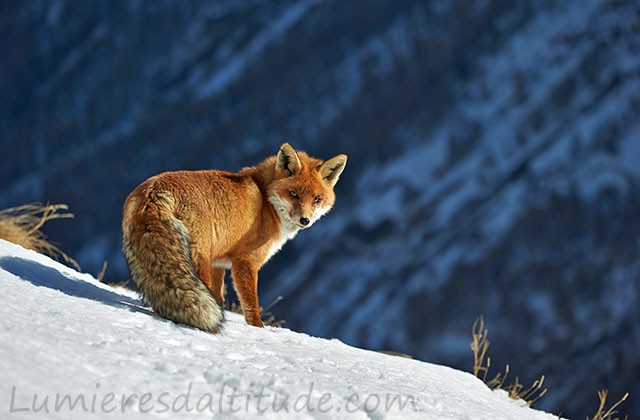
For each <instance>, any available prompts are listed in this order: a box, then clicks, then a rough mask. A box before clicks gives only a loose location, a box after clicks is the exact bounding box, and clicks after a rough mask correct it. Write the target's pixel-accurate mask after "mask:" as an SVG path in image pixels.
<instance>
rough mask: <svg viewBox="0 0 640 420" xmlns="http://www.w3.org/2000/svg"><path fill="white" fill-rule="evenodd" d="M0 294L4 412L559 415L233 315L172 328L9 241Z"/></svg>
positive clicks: (125, 296)
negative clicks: (204, 328) (208, 326)
mask: <svg viewBox="0 0 640 420" xmlns="http://www.w3.org/2000/svg"><path fill="white" fill-rule="evenodd" d="M0 290H2V295H3V296H4V298H3V305H1V309H0V319H2V321H0V340H1V341H2V343H3V345H2V347H0V371H1V372H2V373H3V374H2V385H1V388H0V404H1V405H2V409H3V411H5V410H6V411H9V410H12V411H13V412H12V418H48V419H52V418H61V419H69V418H103V417H104V418H112V417H114V416H122V417H125V418H153V417H165V418H166V417H168V416H169V415H170V416H171V418H173V419H176V418H193V417H194V415H195V414H199V417H202V418H210V417H211V415H212V413H215V414H216V418H250V417H258V416H260V417H261V418H262V417H264V418H274V419H276V418H283V417H292V418H316V419H321V418H327V419H328V418H334V419H337V418H349V419H351V418H366V419H368V418H376V419H382V418H403V419H412V418H415V419H429V418H433V419H436V418H445V417H447V418H469V419H492V420H495V419H516V418H517V419H541V420H542V419H553V418H556V417H555V416H551V415H548V414H545V413H542V412H539V411H535V410H532V409H529V408H528V407H523V406H522V404H520V403H518V402H516V401H513V400H510V399H509V398H508V397H506V395H504V394H502V393H495V392H492V391H490V390H489V389H488V388H487V387H486V386H485V385H484V384H483V383H482V382H480V381H479V380H478V379H476V378H475V377H473V376H472V375H470V374H468V373H463V372H460V371H456V370H453V369H450V368H447V367H444V366H436V365H432V364H428V363H423V362H419V361H416V360H409V359H403V358H398V357H393V356H388V355H384V354H380V353H374V352H371V351H366V350H360V349H357V348H353V347H349V346H347V345H345V344H343V343H341V342H340V341H337V340H325V339H320V338H314V337H310V336H307V335H305V334H299V333H295V332H293V331H289V330H287V329H274V328H265V329H256V328H253V327H250V326H247V325H246V324H244V322H243V321H242V320H241V318H240V317H239V316H235V315H231V316H230V319H229V322H228V323H227V325H226V328H225V329H224V331H223V332H222V333H221V334H219V335H211V334H207V333H204V332H201V331H198V330H194V329H191V328H187V327H182V326H178V325H176V324H174V323H172V322H168V321H166V320H163V319H161V318H159V317H157V316H155V315H154V314H153V313H151V312H150V311H149V310H148V309H145V308H143V307H142V306H141V305H140V302H139V301H138V300H137V298H136V297H135V295H134V294H133V293H131V292H128V291H126V290H123V289H118V288H115V289H114V288H111V287H108V286H105V285H103V284H101V283H98V282H97V281H96V280H94V279H93V278H91V277H90V276H88V275H85V274H80V273H77V272H75V271H73V270H71V269H69V268H67V267H65V266H63V265H60V264H58V263H56V262H54V261H52V260H50V259H48V258H47V257H44V256H41V255H38V254H36V253H34V252H31V251H26V250H24V249H22V248H20V247H18V246H15V245H13V244H10V243H8V242H5V241H0ZM111 394H112V396H109V395H111ZM65 396H66V398H67V399H66V400H65V399H64V398H65ZM47 410H48V411H47ZM286 410H288V414H289V416H285V413H286V412H287V411H286ZM220 415H222V416H221V417H219V416H220Z"/></svg>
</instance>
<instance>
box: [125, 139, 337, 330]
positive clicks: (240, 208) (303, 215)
mask: <svg viewBox="0 0 640 420" xmlns="http://www.w3.org/2000/svg"><path fill="white" fill-rule="evenodd" d="M346 163H347V156H346V155H337V156H335V157H333V158H331V159H329V160H327V161H325V162H323V161H322V160H320V159H316V158H313V157H310V156H309V155H307V154H306V153H305V152H301V151H300V152H296V151H295V150H294V149H293V147H291V146H290V145H289V144H288V143H285V144H283V145H282V146H281V147H280V150H279V151H278V153H277V155H276V156H271V157H269V158H267V159H265V160H264V161H263V162H262V163H260V164H258V165H257V166H252V167H248V168H244V169H242V170H241V171H240V172H238V173H231V172H225V171H218V170H207V171H177V172H164V173H161V174H159V175H156V176H153V177H151V178H149V179H147V180H146V181H144V182H143V183H142V184H140V185H139V186H138V187H136V188H135V189H134V190H133V192H131V194H129V196H128V197H127V199H126V201H125V203H124V211H123V213H124V214H123V218H122V231H123V250H124V255H125V258H126V260H127V265H128V266H129V272H130V275H131V279H132V280H133V282H134V283H135V285H136V286H137V287H138V290H139V291H140V293H141V294H142V296H143V297H144V298H145V299H146V300H147V301H148V302H149V303H150V304H151V306H152V307H153V310H154V311H155V312H156V313H157V314H158V315H160V316H162V317H164V318H167V319H170V320H172V321H175V322H178V323H182V324H187V325H191V326H193V327H196V328H199V329H201V330H204V331H209V332H212V333H216V332H218V330H219V327H220V325H221V323H222V322H223V321H224V312H223V310H222V305H223V303H224V275H225V269H231V276H232V279H233V284H234V286H235V289H236V291H237V294H238V297H239V299H240V304H241V306H242V311H243V312H244V317H245V319H246V321H247V323H248V324H250V325H254V326H256V327H262V320H261V319H260V305H259V304H258V270H260V268H261V267H262V266H263V265H264V263H265V262H267V261H268V260H269V258H271V257H272V256H273V255H274V254H275V253H276V252H278V251H279V250H280V248H282V246H283V245H284V243H285V242H287V241H288V240H289V239H292V238H293V237H294V236H296V234H297V233H298V231H299V230H300V229H306V228H308V227H310V226H311V225H313V223H314V222H315V221H316V220H318V219H319V218H320V217H322V216H323V215H324V214H326V213H327V212H328V211H329V210H330V209H331V207H333V204H334V201H335V194H334V192H333V187H334V186H335V185H336V182H338V178H339V177H340V174H341V173H342V171H343V170H344V168H345V165H346Z"/></svg>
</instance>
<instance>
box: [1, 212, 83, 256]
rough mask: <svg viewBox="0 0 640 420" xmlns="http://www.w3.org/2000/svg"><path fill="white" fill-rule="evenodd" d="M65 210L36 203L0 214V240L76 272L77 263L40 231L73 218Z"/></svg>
mask: <svg viewBox="0 0 640 420" xmlns="http://www.w3.org/2000/svg"><path fill="white" fill-rule="evenodd" d="M66 210H68V206H67V205H65V204H45V205H43V204H40V203H32V204H24V205H22V206H18V207H12V208H9V209H5V210H0V238H2V239H5V240H7V241H9V242H13V243H14V244H18V245H20V246H22V247H23V248H27V249H31V250H33V251H36V252H39V253H41V254H45V255H48V256H50V257H52V258H55V259H60V258H62V259H63V260H64V261H65V262H67V263H68V264H71V265H73V266H74V267H75V268H77V269H79V268H80V266H79V265H78V263H77V262H76V261H75V260H74V259H73V258H71V257H69V256H68V255H67V254H65V253H64V252H63V251H62V250H61V249H60V248H58V247H57V246H56V245H54V244H53V243H51V242H49V241H48V240H47V237H46V236H45V234H44V233H43V232H42V231H41V230H40V228H41V227H42V226H43V225H44V224H45V223H46V222H48V221H50V220H56V219H71V218H73V214H72V213H68V212H66Z"/></svg>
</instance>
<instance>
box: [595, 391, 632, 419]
mask: <svg viewBox="0 0 640 420" xmlns="http://www.w3.org/2000/svg"><path fill="white" fill-rule="evenodd" d="M608 395H609V390H607V389H603V390H601V391H598V398H599V399H600V406H599V407H598V411H597V412H596V414H595V415H594V416H593V418H592V419H591V420H620V417H614V416H616V415H617V414H618V412H617V411H616V408H617V407H618V406H619V405H620V404H622V403H623V402H624V401H625V400H626V399H627V398H629V393H628V392H627V393H626V394H624V396H623V397H622V398H620V399H619V400H618V402H616V403H615V404H613V405H612V406H611V408H609V409H608V410H605V404H606V403H607V396H608ZM624 418H625V419H628V418H629V416H625V417H624ZM587 420H589V417H587Z"/></svg>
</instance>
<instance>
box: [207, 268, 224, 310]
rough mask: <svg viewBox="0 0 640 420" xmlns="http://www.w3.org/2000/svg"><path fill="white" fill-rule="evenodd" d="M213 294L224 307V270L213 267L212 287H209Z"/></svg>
mask: <svg viewBox="0 0 640 420" xmlns="http://www.w3.org/2000/svg"><path fill="white" fill-rule="evenodd" d="M207 286H208V287H209V290H211V294H213V297H214V298H215V299H216V302H218V304H219V305H220V306H223V305H224V268H221V267H213V268H212V269H211V285H210V286H209V285H207Z"/></svg>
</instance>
